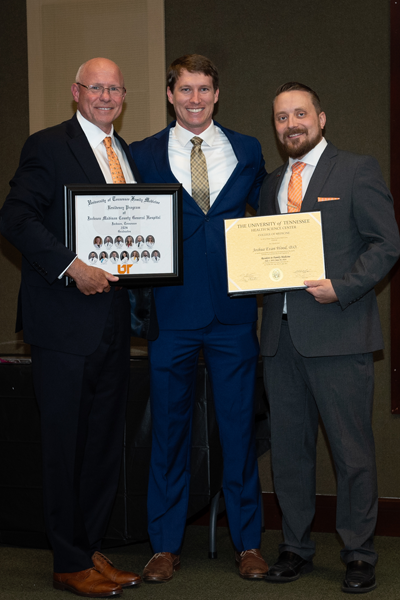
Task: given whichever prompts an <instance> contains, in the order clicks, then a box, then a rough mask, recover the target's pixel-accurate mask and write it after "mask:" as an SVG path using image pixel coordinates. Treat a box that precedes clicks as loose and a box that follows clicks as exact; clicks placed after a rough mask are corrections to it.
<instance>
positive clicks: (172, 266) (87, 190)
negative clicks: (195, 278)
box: [64, 183, 183, 287]
mask: <svg viewBox="0 0 400 600" xmlns="http://www.w3.org/2000/svg"><path fill="white" fill-rule="evenodd" d="M64 209H65V245H66V246H67V248H69V249H70V250H72V251H73V252H75V253H76V254H77V255H78V257H79V258H80V259H81V260H83V262H85V263H86V264H88V265H91V266H96V267H99V268H102V269H104V270H106V271H108V272H109V273H112V274H113V275H116V276H118V277H119V281H118V282H117V283H115V284H114V285H123V286H127V287H138V286H146V287H147V286H163V285H182V283H183V227H182V185H181V184H175V183H165V184H164V183H162V184H159V183H153V184H125V183H124V184H102V185H97V184H85V185H84V184H68V185H65V186H64ZM140 237H142V240H140V239H139V238H140ZM118 238H121V240H122V242H121V240H119V239H118ZM129 238H130V239H129ZM106 240H107V243H106ZM117 240H118V241H117ZM96 242H97V243H96ZM142 242H143V243H142ZM92 246H93V248H92ZM103 246H104V247H103ZM153 246H155V247H154V248H153ZM135 252H136V255H137V254H139V257H137V256H136V255H135ZM116 254H118V257H116V256H115V255H116ZM94 255H95V256H94ZM104 255H106V256H104ZM126 255H128V256H126ZM66 285H67V286H71V285H75V282H74V280H73V279H72V278H71V277H66Z"/></svg>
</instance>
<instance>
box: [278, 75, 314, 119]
mask: <svg viewBox="0 0 400 600" xmlns="http://www.w3.org/2000/svg"><path fill="white" fill-rule="evenodd" d="M295 91H296V92H297V91H298V92H308V93H309V94H310V96H311V102H312V103H313V104H314V107H315V110H316V111H317V114H318V115H319V114H320V112H322V108H321V100H320V99H319V96H318V94H317V92H315V91H314V90H312V89H311V88H310V87H308V85H304V83H299V82H298V81H289V82H288V83H284V84H283V85H281V86H279V87H278V89H277V90H276V92H275V98H277V96H279V95H280V94H283V92H295ZM275 98H274V102H275Z"/></svg>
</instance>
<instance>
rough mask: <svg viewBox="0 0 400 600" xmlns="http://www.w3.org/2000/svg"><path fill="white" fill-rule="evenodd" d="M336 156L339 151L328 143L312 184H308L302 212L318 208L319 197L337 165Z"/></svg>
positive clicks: (316, 168) (311, 180) (313, 176)
mask: <svg viewBox="0 0 400 600" xmlns="http://www.w3.org/2000/svg"><path fill="white" fill-rule="evenodd" d="M336 156H337V149H336V148H335V146H334V145H333V144H331V143H330V142H328V145H327V147H326V148H325V150H324V151H323V153H322V155H321V158H320V159H319V161H318V164H317V166H316V167H315V171H314V173H313V175H312V177H311V179H310V183H309V184H308V188H307V191H306V193H305V196H304V198H303V203H302V205H301V212H310V211H312V210H315V209H316V208H317V205H318V196H319V194H320V191H321V189H322V187H323V185H324V183H325V181H326V180H327V178H328V176H329V174H330V172H331V170H332V169H333V167H334V165H335V157H336Z"/></svg>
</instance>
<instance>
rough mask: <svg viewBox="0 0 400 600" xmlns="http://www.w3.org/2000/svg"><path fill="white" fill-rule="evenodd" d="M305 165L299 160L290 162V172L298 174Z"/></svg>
mask: <svg viewBox="0 0 400 600" xmlns="http://www.w3.org/2000/svg"><path fill="white" fill-rule="evenodd" d="M305 166H306V163H303V162H300V161H298V162H295V163H293V164H292V173H298V174H299V175H300V174H301V172H302V170H303V169H304V167H305Z"/></svg>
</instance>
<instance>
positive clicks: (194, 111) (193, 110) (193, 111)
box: [187, 108, 204, 113]
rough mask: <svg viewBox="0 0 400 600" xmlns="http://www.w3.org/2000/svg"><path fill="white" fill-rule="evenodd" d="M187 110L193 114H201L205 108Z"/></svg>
mask: <svg viewBox="0 0 400 600" xmlns="http://www.w3.org/2000/svg"><path fill="white" fill-rule="evenodd" d="M187 110H188V111H189V112H191V113H199V112H201V111H202V110H204V108H188V109H187Z"/></svg>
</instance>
